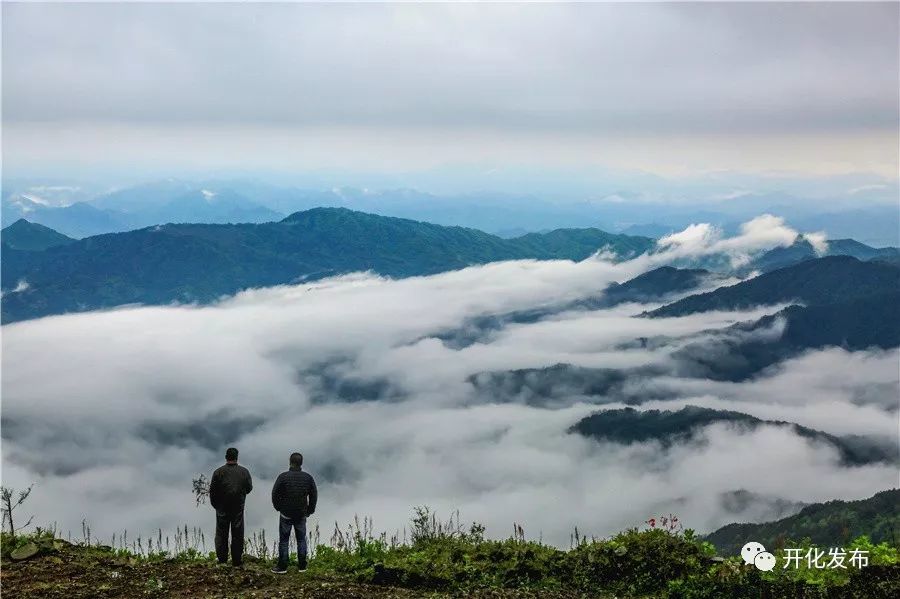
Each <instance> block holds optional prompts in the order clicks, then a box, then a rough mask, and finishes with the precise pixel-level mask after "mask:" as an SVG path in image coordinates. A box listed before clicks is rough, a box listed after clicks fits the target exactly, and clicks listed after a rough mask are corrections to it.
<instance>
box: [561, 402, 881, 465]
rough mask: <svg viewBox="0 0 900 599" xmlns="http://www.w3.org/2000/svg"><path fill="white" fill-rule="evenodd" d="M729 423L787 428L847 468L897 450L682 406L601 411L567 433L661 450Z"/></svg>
mask: <svg viewBox="0 0 900 599" xmlns="http://www.w3.org/2000/svg"><path fill="white" fill-rule="evenodd" d="M723 422H724V423H729V424H732V425H735V426H738V427H742V428H746V429H750V430H752V429H756V428H759V427H761V426H776V427H783V428H788V429H790V430H791V431H792V432H794V433H795V434H797V435H799V436H801V437H804V438H806V439H810V440H813V441H817V442H819V443H824V444H827V445H830V446H832V447H833V448H834V449H836V450H837V452H838V454H839V455H840V457H841V460H842V461H843V462H844V463H845V464H848V465H859V464H866V463H870V462H895V461H896V460H897V448H896V447H890V448H882V447H880V446H878V445H877V444H874V443H873V442H871V441H867V440H865V439H862V438H860V437H836V436H834V435H830V434H828V433H824V432H822V431H817V430H813V429H810V428H807V427H805V426H800V425H798V424H794V423H792V422H783V421H774V420H762V419H760V418H756V417H755V416H750V415H749V414H743V413H741V412H733V411H726V410H713V409H709V408H701V407H697V406H685V407H683V408H681V409H680V410H677V411H668V410H635V409H634V408H622V409H614V410H603V411H600V412H596V413H594V414H591V415H590V416H587V417H585V418H583V419H581V420H579V421H578V422H577V423H576V424H575V425H574V426H573V427H572V428H571V429H570V430H571V432H575V433H578V434H580V435H583V436H585V437H591V438H592V439H597V440H600V441H610V442H613V443H621V444H625V445H630V444H632V443H646V442H648V441H655V442H657V443H660V444H661V445H662V446H663V447H670V446H672V445H673V444H675V443H687V442H694V441H696V440H697V439H698V438H699V437H700V435H701V433H702V430H703V429H704V428H705V427H707V426H710V425H712V424H717V423H723Z"/></svg>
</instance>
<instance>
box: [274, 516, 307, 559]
mask: <svg viewBox="0 0 900 599" xmlns="http://www.w3.org/2000/svg"><path fill="white" fill-rule="evenodd" d="M291 530H293V531H294V536H296V537H297V562H299V565H300V567H301V568H304V567H305V566H306V553H307V550H306V518H285V517H284V514H282V515H281V517H280V518H279V519H278V569H279V570H285V569H287V565H288V557H289V554H288V546H289V543H290V541H291Z"/></svg>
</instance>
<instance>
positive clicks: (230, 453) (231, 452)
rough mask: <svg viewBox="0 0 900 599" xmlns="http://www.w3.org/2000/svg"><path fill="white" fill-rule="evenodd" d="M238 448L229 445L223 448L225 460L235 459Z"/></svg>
mask: <svg viewBox="0 0 900 599" xmlns="http://www.w3.org/2000/svg"><path fill="white" fill-rule="evenodd" d="M237 456H238V450H237V448H236V447H229V448H228V449H226V450H225V461H226V462H234V461H236V460H237Z"/></svg>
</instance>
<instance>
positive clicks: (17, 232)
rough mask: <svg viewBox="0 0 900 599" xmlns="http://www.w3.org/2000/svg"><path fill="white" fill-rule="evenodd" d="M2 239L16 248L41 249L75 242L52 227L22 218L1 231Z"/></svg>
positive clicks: (0, 239) (0, 237)
mask: <svg viewBox="0 0 900 599" xmlns="http://www.w3.org/2000/svg"><path fill="white" fill-rule="evenodd" d="M0 241H2V242H3V244H5V245H7V246H9V247H10V248H12V249H15V250H27V251H39V250H46V249H48V248H52V247H56V246H60V245H66V244H69V243H72V242H74V241H75V240H74V239H72V238H71V237H66V236H65V235H63V234H62V233H58V232H56V231H54V230H53V229H51V228H50V227H45V226H44V225H38V224H35V223H30V222H28V221H27V220H25V219H24V218H20V219H19V220H17V221H16V222H14V223H13V224H11V225H9V226H8V227H5V228H4V229H3V230H2V231H0Z"/></svg>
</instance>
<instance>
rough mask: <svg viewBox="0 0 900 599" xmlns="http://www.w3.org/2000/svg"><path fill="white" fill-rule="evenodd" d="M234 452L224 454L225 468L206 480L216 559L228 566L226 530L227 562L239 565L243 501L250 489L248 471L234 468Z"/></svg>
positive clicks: (241, 548) (242, 541)
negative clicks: (214, 534)
mask: <svg viewBox="0 0 900 599" xmlns="http://www.w3.org/2000/svg"><path fill="white" fill-rule="evenodd" d="M237 459H238V450H237V449H235V448H234V447H229V448H228V449H227V450H226V451H225V465H224V466H219V467H218V468H217V469H216V471H215V472H213V475H212V479H211V480H210V481H209V503H210V504H211V505H212V506H213V508H215V510H216V558H217V559H218V560H219V564H220V565H223V564H227V563H228V529H229V528H230V529H231V563H232V564H233V565H234V566H235V567H240V566H241V563H242V562H241V560H242V558H243V556H244V498H245V497H246V496H247V493H249V492H250V491H252V490H253V479H251V478H250V472H249V471H248V470H247V469H246V468H244V467H243V466H238V463H237Z"/></svg>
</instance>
